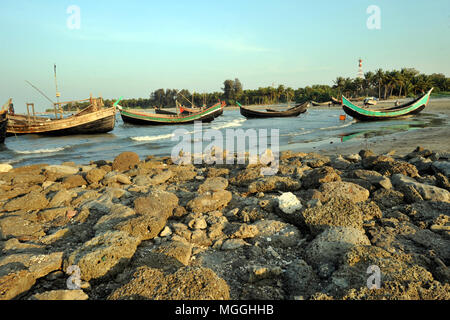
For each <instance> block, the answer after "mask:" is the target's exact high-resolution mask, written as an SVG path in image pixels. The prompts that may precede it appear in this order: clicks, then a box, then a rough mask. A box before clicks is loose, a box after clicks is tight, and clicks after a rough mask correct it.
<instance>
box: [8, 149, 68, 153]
mask: <svg viewBox="0 0 450 320" xmlns="http://www.w3.org/2000/svg"><path fill="white" fill-rule="evenodd" d="M64 149H65V148H64V147H60V148H52V149H51V148H49V149H37V150H14V152H15V153H18V154H38V153H56V152H60V151H63V150H64Z"/></svg>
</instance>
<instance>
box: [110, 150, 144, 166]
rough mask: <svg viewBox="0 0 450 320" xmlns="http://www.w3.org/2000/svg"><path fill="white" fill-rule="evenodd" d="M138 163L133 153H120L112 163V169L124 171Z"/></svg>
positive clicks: (137, 158)
mask: <svg viewBox="0 0 450 320" xmlns="http://www.w3.org/2000/svg"><path fill="white" fill-rule="evenodd" d="M138 163H139V156H138V155H137V153H135V152H122V153H121V154H119V155H118V156H117V157H116V158H115V159H114V162H113V163H112V169H113V170H116V171H126V170H129V169H132V168H134V167H135V166H136V165H137V164H138Z"/></svg>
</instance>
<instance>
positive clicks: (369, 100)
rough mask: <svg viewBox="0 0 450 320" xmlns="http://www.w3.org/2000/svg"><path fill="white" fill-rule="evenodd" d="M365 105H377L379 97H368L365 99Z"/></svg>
mask: <svg viewBox="0 0 450 320" xmlns="http://www.w3.org/2000/svg"><path fill="white" fill-rule="evenodd" d="M364 105H366V106H375V105H377V99H376V98H375V97H368V98H365V99H364Z"/></svg>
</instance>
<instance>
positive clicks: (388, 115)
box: [342, 88, 433, 121]
mask: <svg viewBox="0 0 450 320" xmlns="http://www.w3.org/2000/svg"><path fill="white" fill-rule="evenodd" d="M432 91H433V88H432V89H431V90H429V91H428V92H427V93H426V94H424V95H422V96H420V97H418V98H417V99H414V100H413V101H410V102H407V103H405V104H402V105H400V106H394V107H388V108H383V109H365V108H362V107H359V106H357V105H355V104H353V103H351V102H350V101H349V100H348V99H346V98H345V97H344V96H342V108H343V109H344V111H345V113H346V114H348V115H349V116H351V117H353V118H354V119H356V120H359V121H376V120H387V119H395V118H400V117H407V116H411V115H415V114H418V113H419V112H421V111H422V110H423V109H425V107H426V106H427V105H428V102H429V101H430V95H431V92H432Z"/></svg>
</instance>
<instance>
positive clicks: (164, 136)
mask: <svg viewBox="0 0 450 320" xmlns="http://www.w3.org/2000/svg"><path fill="white" fill-rule="evenodd" d="M173 136H174V134H173V133H169V134H161V135H158V136H140V137H131V140H133V141H139V142H142V141H157V140H165V139H170V138H172V137H173Z"/></svg>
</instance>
